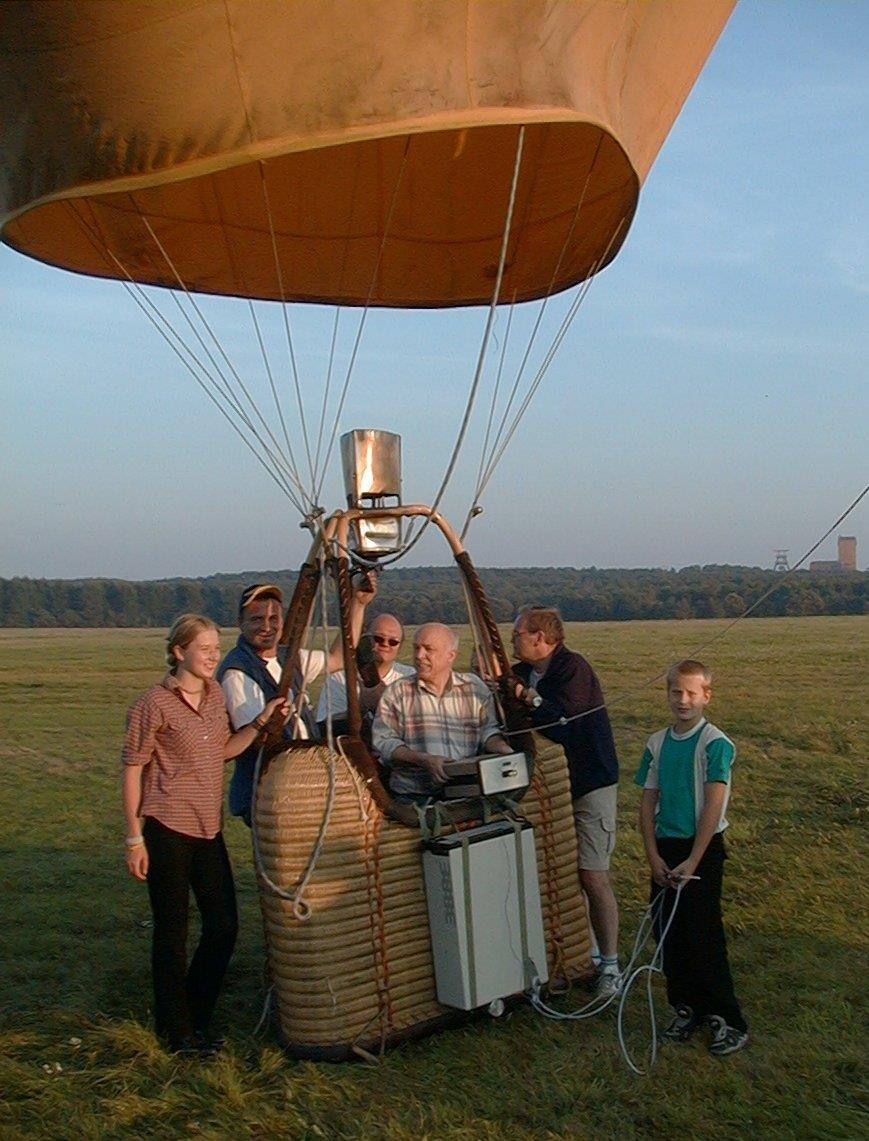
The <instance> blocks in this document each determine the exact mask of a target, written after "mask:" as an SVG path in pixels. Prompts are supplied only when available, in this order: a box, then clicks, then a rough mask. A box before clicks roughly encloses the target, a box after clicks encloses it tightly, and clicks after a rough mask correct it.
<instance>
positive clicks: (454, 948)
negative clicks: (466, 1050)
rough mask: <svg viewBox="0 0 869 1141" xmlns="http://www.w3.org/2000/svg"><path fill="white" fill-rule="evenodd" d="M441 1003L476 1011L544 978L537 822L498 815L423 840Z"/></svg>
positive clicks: (544, 942) (423, 863) (544, 957)
mask: <svg viewBox="0 0 869 1141" xmlns="http://www.w3.org/2000/svg"><path fill="white" fill-rule="evenodd" d="M422 848H423V853H422V866H423V873H424V876H425V890H426V898H427V900H428V913H429V926H430V928H431V941H432V957H433V959H434V970H435V983H436V986H437V997H438V1002H440V1003H442V1004H443V1005H444V1006H453V1007H458V1008H459V1009H460V1010H473V1009H474V1008H475V1007H478V1006H485V1005H488V1004H489V1003H491V1002H494V1001H495V1000H496V999H501V998H506V997H508V996H509V995H514V994H518V993H520V992H521V991H524V990H526V989H527V988H528V987H530V985H531V983H532V981H533V979H534V978H535V977H536V978H539V979H540V981H541V982H546V980H547V978H548V972H547V967H546V941H545V938H544V934H543V915H542V912H541V909H540V887H539V883H538V879H537V854H536V851H535V847H534V829H533V828H532V827H531V825H530V824H529V823H528V821H527V820H516V821H513V820H498V821H496V822H493V823H491V824H483V825H480V826H479V827H477V828H471V829H468V830H467V831H465V832H455V833H451V834H450V835H449V836H443V837H441V838H439V839H437V840H424V841H423V844H422Z"/></svg>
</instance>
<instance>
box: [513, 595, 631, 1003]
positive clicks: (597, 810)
mask: <svg viewBox="0 0 869 1141" xmlns="http://www.w3.org/2000/svg"><path fill="white" fill-rule="evenodd" d="M513 652H514V654H515V655H516V657H517V658H518V659H519V662H518V663H517V664H516V665H515V666H514V667H513V669H514V672H515V673H516V675H517V676H518V677H519V678H520V679H521V680H522V683H523V684H522V686H521V687H519V690H518V696H520V697H523V698H524V699H525V701H526V702H527V703H528V705H529V706H530V708H531V721H532V724H533V725H534V726H541V728H540V732H541V734H542V735H543V736H544V737H547V738H548V739H549V740H550V741H555V742H556V743H557V744H559V745H561V746H562V747H563V749H564V755H565V758H566V759H567V768H568V772H569V773H570V792H571V796H572V797H573V818H574V822H575V825H576V841H577V846H578V850H579V877H580V882H581V883H582V887H583V890H584V891H585V894H586V898H587V899H588V910H589V919H590V920H591V926H592V930H593V932H594V936H595V939H596V940H597V946H598V952H599V955H600V964H599V967H600V973H599V976H598V990H599V993H602V994H613V993H615V992H616V991H618V989H619V986H620V975H619V961H618V934H619V911H618V904H617V903H616V897H615V894H614V893H613V889H612V885H611V883H610V877H609V867H610V857H611V855H612V851H613V848H614V847H615V838H616V800H617V793H618V779H619V763H618V758H617V756H616V748H615V742H614V741H613V733H612V728H611V726H610V721H609V716H608V714H607V711H606V709H605V708H604V700H603V691H602V689H601V686H600V682H599V681H598V679H597V675H596V674H595V672H594V670H593V669H592V668H591V666H590V665H589V663H588V662H587V661H586V660H585V658H584V657H582V655H581V654H577V653H574V652H573V651H572V650H568V649H567V647H566V646H565V645H564V627H563V625H562V622H561V617H560V615H559V613H558V611H557V610H555V609H554V608H552V607H544V606H526V607H524V608H523V609H522V610H520V612H519V615H518V617H517V618H516V622H515V624H514V626H513ZM561 718H568V721H567V723H566V724H557V722H559V721H560V719H561ZM553 722H556V724H553Z"/></svg>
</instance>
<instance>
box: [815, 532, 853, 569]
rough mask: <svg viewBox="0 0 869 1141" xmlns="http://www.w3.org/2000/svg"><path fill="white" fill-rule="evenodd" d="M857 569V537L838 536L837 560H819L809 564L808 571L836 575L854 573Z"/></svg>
mask: <svg viewBox="0 0 869 1141" xmlns="http://www.w3.org/2000/svg"><path fill="white" fill-rule="evenodd" d="M856 569H857V537H856V535H840V536H839V557H838V558H837V559H820V560H817V561H815V562H811V563H809V570H810V571H816V572H820V573H822V574H823V573H827V574H838V573H841V572H842V571H855V570H856Z"/></svg>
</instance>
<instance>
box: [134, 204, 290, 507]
mask: <svg viewBox="0 0 869 1141" xmlns="http://www.w3.org/2000/svg"><path fill="white" fill-rule="evenodd" d="M141 217H142V222H143V224H144V226H145V229H146V230H147V231H148V233H149V234H150V235H151V238H152V239H153V241H154V244H155V245H156V246H157V249H158V250H159V251H160V253H161V254H162V256H163V259H164V260H165V262H166V265H167V266H168V267H169V269H170V271H171V272H172V274H173V276H174V278H175V280H176V281H177V282H178V286H179V288H180V289H181V290H182V291H183V293H184V296H185V297H186V298H187V301H188V303H189V305H190V307H191V309H192V310H193V312H194V313H195V314H196V316H197V317H198V318H199V320H200V321H201V323H202V326H203V328H204V329H205V331H206V332H207V333H208V335H209V337H210V338H211V340H212V342H213V343H214V345H215V347H216V349H217V351H218V352H219V353H220V355H221V357H222V358H223V360H224V361H225V362H226V365H227V367H228V369H229V371H230V373H231V374H232V376H233V379H234V380H235V382H236V384H237V385H238V387H239V389H240V390H241V391H242V392H243V393H244V395H245V397H246V398H247V401H248V403H249V404H250V407H251V410H252V411H253V413H254V415H255V416H256V417H257V419H258V420H259V422H260V424H261V425H262V427H263V429H264V431H265V433H266V435H267V436H268V438H269V439H270V440H271V442H272V445H273V448H274V449H275V450H276V451H277V452H278V453H280V450H281V445H280V444H279V442H278V440H277V438H276V437H275V434H274V433H273V432H272V430H271V428H270V427H269V424H268V422H267V420H266V418H265V417H264V416H263V414H262V412H261V411H260V409H259V407H258V406H257V403H256V401H255V400H254V398H253V396H252V395H251V394H250V391H249V390H248V388H247V385H246V384H245V383H244V381H243V380H242V378H241V376H240V374H239V372H238V370H237V369H236V368H235V366H234V365H233V363H232V361H231V360H230V359H229V357H228V355H227V353H226V351H225V349H224V348H223V345H221V343H220V339H219V338H218V337H217V335H216V334H215V332H214V330H213V329H212V328H211V325H210V324H209V322H208V319H207V318H206V316H205V314H204V313H203V312H202V309H201V308H200V306H199V304H198V303H197V301H196V298H195V297H194V295H193V294H192V293H191V291H190V289H189V288H188V286H187V284H186V283H185V282H184V280H183V279H182V277H181V274H180V273H179V272H178V269H177V267H176V266H175V263H174V262H173V261H172V258H171V257H170V256H169V252H168V250H167V249H166V247H165V246H164V245H163V243H162V242H161V241H160V239H159V237H158V236H157V234H156V232H155V231H154V228H153V226H152V225H151V222H150V220H149V219H148V218H147V217H145V216H144V215H142V216H141ZM171 296H172V300H173V301H174V302H175V305H176V306H177V307H178V310H179V311H180V312H181V314H182V316H183V317H184V319H185V320H186V322H187V324H188V326H189V327H190V330H191V332H192V333H193V335H194V336H195V337H196V339H197V340H198V341H199V344H200V345H201V346H202V348H203V350H204V351H205V353H206V354H207V355H208V359H209V360H210V361H211V363H212V364H213V365H214V367H215V369H216V370H217V371H218V373H219V374H220V376H221V378H222V379H223V381H224V383H225V384H227V385H228V384H229V381H228V380H227V379H226V377H224V376H223V372H222V370H221V368H220V366H219V365H218V364H217V362H216V361H215V359H214V356H213V355H212V353H211V351H210V350H209V349H208V346H207V345H206V344H205V343H204V341H203V340H202V337H201V335H200V333H199V332H198V330H197V329H196V327H195V325H194V324H193V321H192V320H191V318H190V315H189V313H187V312H185V310H184V307H183V305H182V304H181V298H180V297H178V296H177V295H176V294H175V293H174V292H172V294H171ZM248 424H250V421H248ZM287 461H288V463H289V464H290V466H291V470H292V472H293V474H294V476H295V481H296V482H297V483H298V486H299V488H300V490H301V491H302V495H303V498H305V499H309V498H310V496H309V494H308V492H307V491H306V490H305V489H304V488H303V486H302V483H301V480H299V478H298V472H297V470H296V465H295V462H294V460H293V458H292V455H290V456H288V457H287Z"/></svg>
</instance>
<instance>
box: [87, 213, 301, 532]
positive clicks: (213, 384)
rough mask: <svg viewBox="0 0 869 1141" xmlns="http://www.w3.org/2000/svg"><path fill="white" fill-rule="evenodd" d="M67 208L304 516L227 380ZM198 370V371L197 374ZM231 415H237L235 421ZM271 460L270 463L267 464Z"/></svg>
mask: <svg viewBox="0 0 869 1141" xmlns="http://www.w3.org/2000/svg"><path fill="white" fill-rule="evenodd" d="M65 205H66V207H67V209H68V211H69V212H70V213H71V215H72V217H73V219H74V220H75V222H76V223H77V224H78V226H79V227H80V229H81V230H82V232H83V234H84V235H85V237H86V238H87V239H88V241H89V242H90V243H91V245H92V246H93V248H94V249H95V250H96V251H97V252H98V253H99V254H100V255H101V256H103V257H105V258H106V260H107V261H108V262H110V263H111V264H113V265H114V266H115V267H116V268H117V269H118V270H119V271H120V273H121V274H122V277H121V278H120V279H119V280H120V284H121V285H122V286H123V287H124V289H125V290H126V292H127V294H128V296H129V297H130V298H131V300H132V301H133V302H134V304H135V305H136V306H137V307H138V308H139V309H140V310H141V312H142V313H143V315H144V316H145V318H146V320H147V321H148V322H149V323H150V324H151V325H152V326H153V327H154V329H155V330H156V331H157V333H158V334H159V335H160V336H161V337H162V338H163V340H164V341H165V342H166V344H167V345H168V347H169V348H170V349H171V350H172V352H173V353H174V354H175V355H176V356H177V357H178V360H179V361H180V362H181V364H182V365H183V367H184V368H185V369H186V370H187V372H188V373H189V374H190V376H191V377H192V378H193V380H194V381H195V382H196V384H197V385H199V387H200V388H201V389H202V391H203V392H204V393H205V395H206V396H207V397H208V399H209V400H210V401H211V402H212V404H213V405H214V406H215V408H216V409H217V410H218V412H219V413H220V414H221V416H223V418H224V419H225V420H226V422H227V423H228V424H229V426H230V427H231V428H232V430H233V431H234V432H235V433H236V434H237V435H238V437H239V439H241V441H242V442H243V443H244V445H245V447H247V448H248V449H249V451H250V452H251V454H252V455H253V456H254V457H255V458H256V459H257V461H258V462H259V463H260V464H261V465H262V467H263V468H264V470H265V471H266V472H267V473H268V475H269V477H270V478H271V479H272V480H273V481H274V482H275V483H276V484H277V486H278V487H279V488H280V490H281V491H282V492H283V493H284V495H286V496H287V498H288V499H289V500H290V502H291V503H292V504H293V506H294V507H295V508H296V510H297V511H299V513H300V514H304V510H305V509H304V507H303V506H302V503H301V501H300V499H299V498H298V497H297V496H296V495H295V494H294V492H293V490H292V483H296V484H297V486H298V487H299V490H300V491H304V489H303V488H302V487H301V485H300V484H298V481H297V480H295V479H294V476H293V473H292V472H290V471H289V470H288V469H287V465H286V463H285V462H284V460H283V458H282V457H281V456H280V455H276V454H275V453H274V452H273V451H272V449H271V448H270V447H269V445H268V443H267V442H266V441H265V440H264V439H263V437H262V436H261V434H260V433H259V432H258V431H257V429H256V426H255V425H254V424H253V423H252V421H251V420H250V417H249V416H248V415H247V413H246V412H245V410H244V408H243V407H242V406H241V405H240V403H239V401H238V399H237V397H236V396H235V394H234V393H233V392H232V391H231V389H229V388H228V386H227V385H226V381H225V378H224V381H223V384H221V383H220V381H219V380H218V379H217V378H216V377H215V376H214V375H212V374H211V373H210V372H209V370H208V368H207V366H206V365H205V364H204V363H203V362H202V361H201V360H200V359H199V357H197V355H196V353H195V352H194V351H193V349H192V348H191V347H190V346H189V345H188V344H187V343H186V342H185V341H184V339H183V337H182V336H181V335H180V334H179V332H178V331H177V329H176V328H175V327H174V326H173V324H172V322H171V321H170V320H169V319H168V317H167V316H166V314H165V313H163V312H162V310H161V309H160V308H159V307H158V306H157V305H156V304H155V302H154V301H153V300H152V299H151V298H150V297H149V296H148V294H147V292H146V291H145V288H144V287H143V286H142V285H141V284H140V283H139V282H137V281H136V280H135V279H134V278H133V276H132V274H131V273H130V271H129V270H128V269H127V267H126V266H125V265H124V263H123V262H122V261H121V260H120V258H118V257H117V255H116V254H115V253H114V251H113V250H112V249H111V248H110V247H109V246H108V244H107V243H106V242H105V241H104V240H103V239H102V235H101V234H99V228H98V227H97V226H96V224H95V223H94V224H93V225H91V224H89V223H88V222H87V221H86V219H84V218H83V217H82V216H81V214H80V213H79V212H78V211H77V210H76V209H75V208H74V206H73V204H72V203H69V202H67V203H65ZM197 369H198V370H199V371H198V372H197ZM200 374H201V375H200ZM203 377H204V379H203ZM215 393H216V394H217V395H215ZM231 413H234V414H235V418H234V417H233V415H231ZM239 423H241V424H243V425H244V426H245V427H246V428H247V429H248V431H249V432H250V434H251V435H252V436H253V437H254V438H255V439H256V441H257V443H258V444H259V445H260V449H261V450H257V448H255V447H254V445H253V443H252V442H251V440H250V438H249V437H248V436H247V435H245V433H244V432H243V431H242V429H241V427H240V426H239ZM269 460H270V461H271V464H270V463H269V462H267V461H269ZM272 465H274V466H272Z"/></svg>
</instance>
